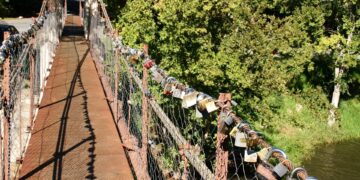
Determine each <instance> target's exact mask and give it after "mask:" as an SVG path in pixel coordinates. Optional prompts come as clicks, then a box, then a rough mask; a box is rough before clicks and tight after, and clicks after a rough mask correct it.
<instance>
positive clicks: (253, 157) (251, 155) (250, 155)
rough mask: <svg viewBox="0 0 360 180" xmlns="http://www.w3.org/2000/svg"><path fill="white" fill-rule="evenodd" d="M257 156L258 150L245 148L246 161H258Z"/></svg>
mask: <svg viewBox="0 0 360 180" xmlns="http://www.w3.org/2000/svg"><path fill="white" fill-rule="evenodd" d="M257 157H258V156H257V153H256V152H254V151H250V150H248V149H245V152H244V161H245V162H249V163H256V162H257Z"/></svg>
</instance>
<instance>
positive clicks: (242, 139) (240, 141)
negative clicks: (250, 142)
mask: <svg viewBox="0 0 360 180" xmlns="http://www.w3.org/2000/svg"><path fill="white" fill-rule="evenodd" d="M235 146H236V147H242V148H245V147H247V145H246V134H245V133H243V132H241V131H237V132H236V135H235Z"/></svg>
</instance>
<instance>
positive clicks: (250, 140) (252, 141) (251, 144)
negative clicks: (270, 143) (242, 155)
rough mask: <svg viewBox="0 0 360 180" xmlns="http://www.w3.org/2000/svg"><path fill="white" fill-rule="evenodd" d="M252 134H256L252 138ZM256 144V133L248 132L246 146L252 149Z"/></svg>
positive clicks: (257, 139)
mask: <svg viewBox="0 0 360 180" xmlns="http://www.w3.org/2000/svg"><path fill="white" fill-rule="evenodd" d="M253 134H256V136H254V135H253ZM258 142H259V138H258V136H257V132H256V131H254V130H250V131H248V138H247V139H246V143H247V146H248V147H254V146H256V145H257V144H258Z"/></svg>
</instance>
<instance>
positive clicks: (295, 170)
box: [289, 167, 307, 178]
mask: <svg viewBox="0 0 360 180" xmlns="http://www.w3.org/2000/svg"><path fill="white" fill-rule="evenodd" d="M298 171H303V172H304V173H305V174H306V176H307V173H306V170H305V169H304V168H302V167H297V168H295V169H294V170H292V171H291V173H290V176H289V177H290V178H294V175H295V174H297V173H298Z"/></svg>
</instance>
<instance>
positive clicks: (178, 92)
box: [171, 86, 185, 99]
mask: <svg viewBox="0 0 360 180" xmlns="http://www.w3.org/2000/svg"><path fill="white" fill-rule="evenodd" d="M171 91H172V96H173V97H174V98H179V99H183V98H184V95H185V91H182V90H180V89H177V88H176V86H173V89H172V90H171Z"/></svg>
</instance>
